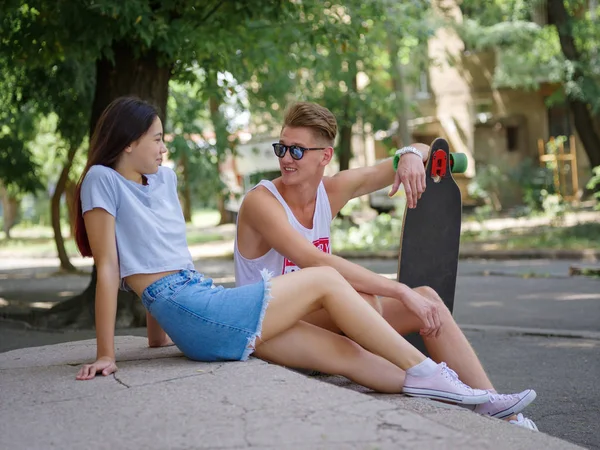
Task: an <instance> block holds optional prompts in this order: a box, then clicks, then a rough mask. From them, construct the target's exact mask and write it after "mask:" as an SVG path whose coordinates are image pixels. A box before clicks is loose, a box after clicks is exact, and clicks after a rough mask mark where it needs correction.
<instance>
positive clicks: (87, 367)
mask: <svg viewBox="0 0 600 450" xmlns="http://www.w3.org/2000/svg"><path fill="white" fill-rule="evenodd" d="M117 370H118V369H117V364H116V362H115V360H114V359H113V358H111V357H109V356H103V357H101V358H98V359H97V360H96V361H95V362H93V363H92V364H84V365H83V367H82V368H81V369H79V372H78V373H77V376H76V377H75V378H76V379H77V380H91V379H92V378H94V377H95V376H96V374H97V373H98V372H100V373H102V375H104V376H108V375H110V374H111V373H114V372H116V371H117Z"/></svg>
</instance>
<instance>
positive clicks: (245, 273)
mask: <svg viewBox="0 0 600 450" xmlns="http://www.w3.org/2000/svg"><path fill="white" fill-rule="evenodd" d="M258 186H264V187H265V188H267V189H268V190H269V191H270V192H271V193H272V194H273V195H274V196H275V198H276V199H277V200H278V201H279V203H281V204H282V205H283V208H284V209H285V212H286V214H287V217H288V221H289V222H290V224H291V225H292V227H294V229H295V230H296V231H298V232H299V233H300V234H301V235H302V236H304V237H305V238H306V239H307V240H309V241H310V242H312V243H313V244H314V245H315V246H316V247H317V248H318V249H319V250H321V251H323V252H325V253H331V247H330V245H329V234H330V226H331V220H332V217H331V205H330V204H329V198H328V197H327V191H325V186H324V185H323V182H322V181H321V183H320V184H319V188H318V189H317V204H316V206H315V213H314V216H313V226H312V228H310V229H309V228H306V227H304V226H303V225H302V224H301V223H300V222H298V219H296V217H295V216H294V213H293V212H292V210H291V209H290V207H289V206H288V204H287V203H286V202H285V200H284V199H283V197H282V196H281V194H280V193H279V191H278V190H277V188H276V187H275V185H274V184H273V183H272V182H270V181H268V180H262V181H261V182H260V183H258V184H257V185H256V186H254V187H253V188H252V189H256V188H257V187H258ZM233 259H234V263H235V284H236V286H244V285H246V284H251V283H256V282H258V281H260V280H262V276H261V275H260V272H261V270H263V269H267V270H268V271H269V272H271V273H272V274H273V276H277V275H283V274H285V273H290V272H294V271H296V270H300V268H299V267H298V266H297V265H296V264H294V263H293V262H292V261H290V260H289V259H287V258H285V257H284V256H283V255H281V254H279V253H277V251H276V250H275V249H274V248H272V249H270V250H269V251H268V252H267V253H265V254H264V255H262V256H260V257H258V258H255V259H247V258H244V257H243V256H242V255H241V254H240V252H239V249H238V245H237V235H236V241H235V247H234V252H233Z"/></svg>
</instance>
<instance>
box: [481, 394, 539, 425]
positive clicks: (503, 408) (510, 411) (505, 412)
mask: <svg viewBox="0 0 600 450" xmlns="http://www.w3.org/2000/svg"><path fill="white" fill-rule="evenodd" d="M536 397H537V394H536V393H535V391H534V390H533V389H526V390H524V391H523V392H519V393H518V394H496V393H494V392H490V399H489V400H488V401H487V402H486V403H483V404H481V405H477V406H476V407H475V409H474V410H473V411H475V412H476V413H478V414H483V415H484V416H492V417H496V418H498V419H505V418H507V417H510V416H513V415H515V414H517V413H520V412H521V411H523V410H524V409H525V408H526V407H527V406H528V405H529V404H530V403H531V402H532V401H534V400H535V398H536Z"/></svg>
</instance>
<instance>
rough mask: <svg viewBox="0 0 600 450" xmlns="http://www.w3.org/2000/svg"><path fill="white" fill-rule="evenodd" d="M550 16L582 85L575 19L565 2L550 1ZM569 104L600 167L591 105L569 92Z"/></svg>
mask: <svg viewBox="0 0 600 450" xmlns="http://www.w3.org/2000/svg"><path fill="white" fill-rule="evenodd" d="M548 15H549V16H550V21H551V22H552V23H553V24H554V25H556V29H557V30H558V37H559V39H560V47H561V49H562V52H563V54H564V55H565V58H566V59H567V60H568V61H570V62H571V63H572V64H571V67H573V68H574V70H573V75H572V78H573V80H574V81H575V82H577V83H578V84H581V82H582V81H583V79H584V78H585V75H584V74H583V72H582V70H581V68H580V64H581V55H580V54H579V50H577V47H576V46H575V39H574V37H573V23H572V22H573V18H572V17H570V16H569V14H568V12H567V10H566V8H565V4H564V2H563V0H548ZM567 104H568V105H569V109H570V110H571V113H572V114H573V120H574V122H575V129H576V130H577V134H578V135H579V139H581V142H582V143H583V146H584V148H585V152H586V154H587V156H588V158H589V160H590V165H591V166H592V167H596V166H600V136H599V135H598V133H597V132H596V131H595V129H594V118H593V116H592V112H591V110H590V108H589V105H588V104H587V103H586V102H584V101H582V100H580V99H579V98H578V97H577V96H576V95H575V94H573V93H572V92H567Z"/></svg>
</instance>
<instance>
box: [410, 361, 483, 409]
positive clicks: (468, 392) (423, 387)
mask: <svg viewBox="0 0 600 450" xmlns="http://www.w3.org/2000/svg"><path fill="white" fill-rule="evenodd" d="M402 392H403V393H404V394H406V395H410V396H412V397H426V398H431V399H433V400H442V401H446V402H452V403H460V404H463V405H479V404H481V403H485V402H487V401H488V399H489V397H490V394H489V392H487V391H484V390H481V389H473V388H471V387H470V386H467V385H466V384H464V383H463V382H462V381H460V380H459V379H458V375H456V372H454V371H453V370H452V369H450V368H449V367H448V366H447V365H446V363H440V364H437V367H436V369H435V371H434V372H433V373H432V374H431V375H429V376H415V375H411V374H410V369H409V370H408V371H407V372H406V378H405V381H404V387H403V388H402Z"/></svg>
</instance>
